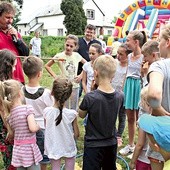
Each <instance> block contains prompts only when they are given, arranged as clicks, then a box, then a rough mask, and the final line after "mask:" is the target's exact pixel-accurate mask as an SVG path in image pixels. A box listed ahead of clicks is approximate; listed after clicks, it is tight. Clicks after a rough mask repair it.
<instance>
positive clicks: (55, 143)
mask: <svg viewBox="0 0 170 170" xmlns="http://www.w3.org/2000/svg"><path fill="white" fill-rule="evenodd" d="M59 113H60V111H59V109H58V108H55V107H47V108H45V109H44V118H45V124H46V125H45V154H46V155H47V156H48V157H49V158H50V159H55V160H57V159H60V158H61V157H68V158H70V157H74V156H76V154H77V148H76V143H75V139H74V132H73V126H72V122H73V121H74V119H75V118H76V117H77V112H76V111H75V110H71V109H67V108H64V109H63V112H62V120H61V122H60V124H58V125H57V126H56V125H55V123H56V122H55V119H56V118H57V116H58V115H59Z"/></svg>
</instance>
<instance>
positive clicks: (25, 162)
mask: <svg viewBox="0 0 170 170" xmlns="http://www.w3.org/2000/svg"><path fill="white" fill-rule="evenodd" d="M31 114H34V109H33V108H32V106H31V105H21V106H17V107H15V108H13V109H12V110H11V115H10V116H9V119H8V120H9V124H10V126H11V128H12V130H13V131H14V141H15V140H17V141H23V140H32V139H33V140H34V139H36V133H32V132H30V130H29V127H28V122H27V117H28V116H29V115H31ZM41 160H42V155H41V153H40V150H39V148H38V146H37V144H36V143H32V144H21V145H16V144H14V147H13V152H12V162H11V164H12V165H13V166H14V167H21V166H23V167H29V166H31V165H33V164H38V162H40V161H41Z"/></svg>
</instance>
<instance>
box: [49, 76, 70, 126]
mask: <svg viewBox="0 0 170 170" xmlns="http://www.w3.org/2000/svg"><path fill="white" fill-rule="evenodd" d="M72 86H73V85H72V83H71V82H70V81H69V80H68V79H65V78H57V79H55V80H54V82H53V87H52V95H53V96H54V99H55V101H56V102H57V103H58V108H59V110H60V114H59V115H58V117H57V118H56V119H55V121H56V126H57V125H58V124H60V122H61V120H62V110H63V106H64V103H65V101H66V100H68V98H69V97H70V96H71V93H72Z"/></svg>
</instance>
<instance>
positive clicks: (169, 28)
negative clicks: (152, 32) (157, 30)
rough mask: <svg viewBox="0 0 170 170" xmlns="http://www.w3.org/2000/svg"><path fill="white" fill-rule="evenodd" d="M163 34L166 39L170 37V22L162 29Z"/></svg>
mask: <svg viewBox="0 0 170 170" xmlns="http://www.w3.org/2000/svg"><path fill="white" fill-rule="evenodd" d="M161 36H162V38H164V39H165V40H167V39H168V38H170V24H166V25H165V26H164V27H163V28H162V29H161Z"/></svg>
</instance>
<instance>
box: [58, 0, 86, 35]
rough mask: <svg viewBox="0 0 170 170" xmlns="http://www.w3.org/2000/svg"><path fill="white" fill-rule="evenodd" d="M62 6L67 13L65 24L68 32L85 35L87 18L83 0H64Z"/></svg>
mask: <svg viewBox="0 0 170 170" xmlns="http://www.w3.org/2000/svg"><path fill="white" fill-rule="evenodd" d="M60 8H61V10H62V12H63V14H64V15H65V18H64V21H63V24H64V25H65V27H66V29H67V34H75V35H83V33H84V30H85V26H86V24H87V18H86V16H85V13H84V10H83V1H82V0H62V3H61V5H60Z"/></svg>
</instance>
